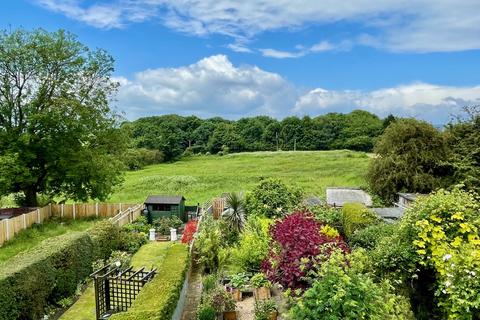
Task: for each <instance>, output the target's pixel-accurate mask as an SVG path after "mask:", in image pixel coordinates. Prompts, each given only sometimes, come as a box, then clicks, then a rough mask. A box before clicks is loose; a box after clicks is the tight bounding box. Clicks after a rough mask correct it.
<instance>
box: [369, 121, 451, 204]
mask: <svg viewBox="0 0 480 320" xmlns="http://www.w3.org/2000/svg"><path fill="white" fill-rule="evenodd" d="M374 152H375V154H376V157H375V158H374V159H373V160H372V162H371V163H370V167H369V169H368V174H367V180H368V184H369V187H370V189H371V190H372V191H373V192H374V193H375V194H377V195H379V196H380V197H381V198H383V199H384V200H385V201H386V202H387V203H391V202H394V201H395V196H396V194H397V193H398V192H401V191H404V192H418V193H429V192H430V191H432V190H434V189H435V188H438V187H440V186H443V185H445V184H448V179H449V176H450V175H451V168H450V165H448V163H447V160H448V154H449V150H448V146H447V143H446V141H445V138H444V137H443V136H442V134H441V133H440V132H439V131H438V130H437V129H435V128H434V127H433V126H432V125H431V124H428V123H426V122H423V121H419V120H415V119H401V120H397V121H395V122H393V123H391V124H390V125H389V126H388V127H387V128H386V129H385V132H384V133H383V135H382V136H381V137H380V138H379V139H378V141H377V143H376V144H375V149H374Z"/></svg>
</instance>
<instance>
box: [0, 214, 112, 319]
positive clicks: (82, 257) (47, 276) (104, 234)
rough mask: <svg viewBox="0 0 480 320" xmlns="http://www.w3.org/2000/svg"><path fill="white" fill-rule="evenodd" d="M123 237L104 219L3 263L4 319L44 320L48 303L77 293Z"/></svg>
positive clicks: (0, 305) (0, 308)
mask: <svg viewBox="0 0 480 320" xmlns="http://www.w3.org/2000/svg"><path fill="white" fill-rule="evenodd" d="M119 239H120V233H119V231H118V227H116V226H114V225H112V224H111V223H110V222H108V221H102V222H99V223H97V224H95V225H94V226H93V227H92V228H90V229H89V230H88V231H85V232H73V233H69V234H64V235H61V236H57V237H53V238H50V239H46V240H44V241H42V242H41V243H40V244H39V245H37V246H35V247H34V248H32V249H31V250H29V251H26V252H23V253H20V254H18V255H16V256H14V257H12V258H11V259H9V260H7V261H5V262H3V263H2V264H0V320H12V319H40V318H41V317H42V316H43V315H44V311H45V308H46V307H47V306H48V305H55V304H56V303H57V302H58V301H59V300H61V299H63V298H66V297H69V296H72V295H73V294H74V293H75V290H76V289H77V286H78V284H79V283H81V282H82V281H83V280H85V278H86V277H88V275H89V274H90V273H91V271H92V267H91V266H92V262H93V261H95V260H96V259H99V258H104V257H108V256H109V255H110V253H111V251H112V250H115V249H116V246H118V244H119V241H120V240H119Z"/></svg>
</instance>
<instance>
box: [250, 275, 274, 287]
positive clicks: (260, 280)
mask: <svg viewBox="0 0 480 320" xmlns="http://www.w3.org/2000/svg"><path fill="white" fill-rule="evenodd" d="M250 284H251V285H252V286H253V287H254V288H261V287H267V288H269V287H271V286H272V283H271V282H270V281H268V279H267V277H266V276H265V275H264V274H263V273H260V272H259V273H256V274H254V275H253V277H252V278H250Z"/></svg>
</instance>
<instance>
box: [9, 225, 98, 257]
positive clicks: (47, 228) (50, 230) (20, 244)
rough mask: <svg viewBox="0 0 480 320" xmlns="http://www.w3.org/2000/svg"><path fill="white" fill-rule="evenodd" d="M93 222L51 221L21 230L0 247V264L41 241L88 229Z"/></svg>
mask: <svg viewBox="0 0 480 320" xmlns="http://www.w3.org/2000/svg"><path fill="white" fill-rule="evenodd" d="M94 223H95V220H92V219H88V220H73V221H65V222H63V221H62V222H60V223H59V220H51V221H48V222H45V223H43V224H40V225H34V226H33V227H32V228H29V229H25V230H22V231H21V232H20V233H19V234H17V235H16V236H15V237H14V238H13V239H12V240H10V241H8V242H6V243H5V244H4V245H3V246H2V247H0V262H2V261H6V260H8V259H9V258H11V257H13V256H14V255H16V254H18V253H20V252H23V251H27V250H30V249H31V248H33V247H35V246H36V245H37V244H39V243H40V242H41V241H43V240H45V239H48V238H51V237H56V236H59V235H62V234H64V233H67V232H73V231H84V230H87V229H88V228H90V227H91V226H92V225H93V224H94Z"/></svg>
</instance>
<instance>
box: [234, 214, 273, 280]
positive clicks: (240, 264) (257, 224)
mask: <svg viewBox="0 0 480 320" xmlns="http://www.w3.org/2000/svg"><path fill="white" fill-rule="evenodd" d="M271 224H272V220H270V219H267V218H260V217H252V216H251V217H249V218H248V220H247V224H246V226H245V228H244V230H243V232H242V233H241V234H240V237H239V240H238V244H237V245H236V246H235V247H233V248H232V249H231V250H230V260H231V262H232V266H233V268H234V269H235V271H238V272H241V271H246V272H257V271H258V270H260V265H261V263H262V261H263V260H265V258H266V257H267V255H268V249H269V242H270V235H269V227H270V225H271Z"/></svg>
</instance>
